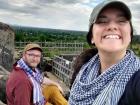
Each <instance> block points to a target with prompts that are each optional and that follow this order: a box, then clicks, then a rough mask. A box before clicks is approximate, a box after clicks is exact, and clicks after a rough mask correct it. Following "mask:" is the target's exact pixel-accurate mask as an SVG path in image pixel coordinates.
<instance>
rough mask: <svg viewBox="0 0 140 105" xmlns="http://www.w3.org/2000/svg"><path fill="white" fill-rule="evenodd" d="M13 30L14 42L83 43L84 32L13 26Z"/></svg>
mask: <svg viewBox="0 0 140 105" xmlns="http://www.w3.org/2000/svg"><path fill="white" fill-rule="evenodd" d="M13 29H14V30H15V34H16V35H15V40H16V41H30V42H33V41H38V42H43V41H51V42H57V41H63V42H74V41H77V42H85V41H86V32H84V31H71V30H57V29H45V28H32V27H17V26H13Z"/></svg>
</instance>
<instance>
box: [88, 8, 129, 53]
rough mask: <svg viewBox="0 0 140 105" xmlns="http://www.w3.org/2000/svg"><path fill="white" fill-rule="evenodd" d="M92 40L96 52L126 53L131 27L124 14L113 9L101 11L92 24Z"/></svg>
mask: <svg viewBox="0 0 140 105" xmlns="http://www.w3.org/2000/svg"><path fill="white" fill-rule="evenodd" d="M92 33H93V35H92V39H91V41H93V42H94V43H95V45H96V47H97V49H98V51H105V52H120V51H126V49H127V47H128V45H129V43H130V41H131V35H130V34H131V26H130V23H129V21H128V20H127V18H126V17H125V16H124V13H123V12H122V11H121V10H119V9H115V8H107V9H105V10H103V11H102V12H101V13H100V15H99V17H98V19H97V20H96V23H95V24H93V29H92Z"/></svg>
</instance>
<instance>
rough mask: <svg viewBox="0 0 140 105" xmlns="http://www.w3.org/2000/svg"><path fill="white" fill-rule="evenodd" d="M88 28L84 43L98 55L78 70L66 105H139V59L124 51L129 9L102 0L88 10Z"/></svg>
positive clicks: (130, 29)
mask: <svg viewBox="0 0 140 105" xmlns="http://www.w3.org/2000/svg"><path fill="white" fill-rule="evenodd" d="M89 26H90V28H89V32H88V34H87V41H88V43H89V44H90V45H94V44H95V46H96V47H97V50H98V53H97V54H96V55H95V56H92V57H91V58H90V60H89V61H87V62H86V60H85V64H84V65H83V66H82V67H81V68H80V72H79V74H78V75H77V77H76V79H75V81H74V83H73V85H72V88H71V92H70V97H69V105H140V92H139V87H140V80H139V78H140V59H139V58H138V57H137V56H136V55H135V54H134V53H133V51H131V50H128V49H127V48H128V46H129V44H130V42H131V39H132V36H133V27H132V24H131V12H130V9H129V8H128V7H127V5H126V4H124V3H123V2H121V1H116V0H108V1H105V2H103V3H101V4H99V5H97V6H96V7H95V8H94V10H93V11H92V14H91V16H90V23H89ZM83 61H84V60H83Z"/></svg>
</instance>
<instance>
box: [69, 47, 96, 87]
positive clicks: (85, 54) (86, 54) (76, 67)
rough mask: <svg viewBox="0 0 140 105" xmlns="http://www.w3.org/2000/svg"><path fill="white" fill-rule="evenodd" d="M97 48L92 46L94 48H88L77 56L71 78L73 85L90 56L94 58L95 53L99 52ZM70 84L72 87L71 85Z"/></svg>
mask: <svg viewBox="0 0 140 105" xmlns="http://www.w3.org/2000/svg"><path fill="white" fill-rule="evenodd" d="M97 52H98V51H97V49H96V48H92V49H88V50H86V51H84V52H82V53H81V54H80V55H79V56H77V58H76V60H75V61H74V65H73V69H74V72H73V75H72V79H71V86H72V84H73V82H74V80H75V78H76V76H77V74H78V73H79V71H80V69H81V67H82V66H83V65H84V64H85V63H86V62H88V61H89V60H90V58H92V57H93V56H94V55H96V54H97ZM71 86H70V87H71Z"/></svg>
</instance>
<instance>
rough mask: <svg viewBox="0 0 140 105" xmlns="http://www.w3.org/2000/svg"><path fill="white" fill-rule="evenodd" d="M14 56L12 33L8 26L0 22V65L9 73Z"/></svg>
mask: <svg viewBox="0 0 140 105" xmlns="http://www.w3.org/2000/svg"><path fill="white" fill-rule="evenodd" d="M13 55H14V32H13V30H12V29H11V28H10V26H9V25H6V24H4V23H1V22H0V65H1V66H2V67H3V68H4V69H6V70H8V71H10V70H11V67H12V64H13V57H14V56H13Z"/></svg>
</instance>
